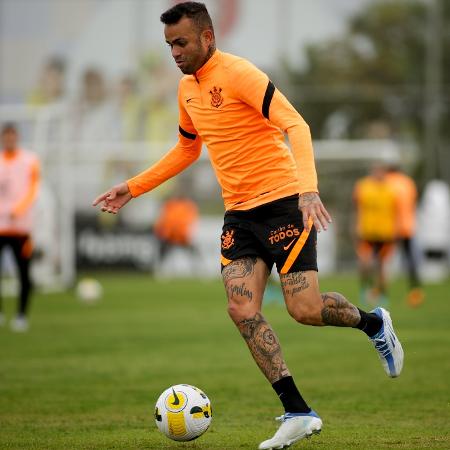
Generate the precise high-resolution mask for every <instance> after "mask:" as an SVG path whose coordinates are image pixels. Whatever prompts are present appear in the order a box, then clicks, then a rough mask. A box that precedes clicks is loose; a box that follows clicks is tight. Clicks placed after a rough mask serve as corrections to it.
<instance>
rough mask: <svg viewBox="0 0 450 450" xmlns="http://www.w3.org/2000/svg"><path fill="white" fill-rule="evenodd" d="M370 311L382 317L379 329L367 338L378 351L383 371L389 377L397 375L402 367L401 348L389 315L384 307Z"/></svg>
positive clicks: (402, 356)
mask: <svg viewBox="0 0 450 450" xmlns="http://www.w3.org/2000/svg"><path fill="white" fill-rule="evenodd" d="M371 312H372V313H374V314H376V315H377V316H378V317H380V318H381V319H383V326H382V327H381V330H380V331H379V332H378V333H377V334H376V335H375V336H372V337H371V338H369V339H370V340H371V341H372V343H373V345H374V347H375V350H376V351H377V352H378V356H379V357H380V360H381V363H382V364H383V368H384V371H385V372H386V373H387V374H388V376H390V377H391V378H395V377H398V376H399V375H400V373H401V371H402V368H403V358H404V354H403V348H402V344H400V341H399V340H398V338H397V335H396V334H395V331H394V327H393V326H392V320H391V316H390V314H389V312H388V311H386V310H385V309H384V308H375V309H374V310H373V311H371Z"/></svg>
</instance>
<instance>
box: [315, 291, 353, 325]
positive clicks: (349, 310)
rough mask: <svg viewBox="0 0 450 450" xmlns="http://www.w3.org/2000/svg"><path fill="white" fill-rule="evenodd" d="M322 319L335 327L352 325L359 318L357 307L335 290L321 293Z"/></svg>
mask: <svg viewBox="0 0 450 450" xmlns="http://www.w3.org/2000/svg"><path fill="white" fill-rule="evenodd" d="M322 300H323V308H322V321H323V323H324V324H326V325H334V326H335V327H354V326H356V325H358V323H359V321H360V320H361V316H360V314H359V311H358V308H356V306H353V305H352V304H351V303H350V302H349V301H348V300H347V299H346V298H345V297H344V296H343V295H341V294H339V293H337V292H326V293H324V294H322Z"/></svg>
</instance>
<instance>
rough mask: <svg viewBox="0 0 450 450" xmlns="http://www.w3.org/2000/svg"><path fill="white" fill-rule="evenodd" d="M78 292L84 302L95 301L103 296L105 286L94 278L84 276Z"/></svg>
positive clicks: (78, 285) (77, 289) (79, 283)
mask: <svg viewBox="0 0 450 450" xmlns="http://www.w3.org/2000/svg"><path fill="white" fill-rule="evenodd" d="M76 292H77V297H78V299H79V300H81V301H82V302H85V303H95V302H97V301H98V300H100V299H101V298H102V295H103V287H102V285H101V284H100V283H99V282H98V281H97V280H96V279H94V278H83V279H81V280H80V281H79V282H78V284H77V288H76Z"/></svg>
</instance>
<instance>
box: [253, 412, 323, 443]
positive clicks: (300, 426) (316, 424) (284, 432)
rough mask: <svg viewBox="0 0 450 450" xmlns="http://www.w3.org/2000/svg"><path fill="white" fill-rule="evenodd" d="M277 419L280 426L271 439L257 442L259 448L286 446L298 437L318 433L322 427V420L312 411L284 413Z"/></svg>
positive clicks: (306, 436) (297, 439)
mask: <svg viewBox="0 0 450 450" xmlns="http://www.w3.org/2000/svg"><path fill="white" fill-rule="evenodd" d="M277 420H279V421H281V422H282V423H281V425H280V428H278V430H277V432H276V433H275V434H274V436H273V437H272V438H271V439H268V440H267V441H264V442H261V444H259V447H258V449H259V450H272V449H280V448H288V447H290V446H291V445H292V444H294V443H295V442H297V441H299V440H300V439H304V438H310V437H311V436H312V435H313V434H319V433H320V430H321V429H322V420H320V417H319V416H318V415H317V414H316V413H315V412H314V411H311V412H309V413H286V414H284V415H282V416H281V417H277Z"/></svg>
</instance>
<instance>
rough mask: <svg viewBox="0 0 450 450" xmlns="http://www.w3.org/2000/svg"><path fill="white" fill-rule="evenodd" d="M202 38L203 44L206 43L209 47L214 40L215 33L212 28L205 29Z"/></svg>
mask: <svg viewBox="0 0 450 450" xmlns="http://www.w3.org/2000/svg"><path fill="white" fill-rule="evenodd" d="M201 39H202V42H203V44H205V45H206V47H209V46H210V45H211V43H212V42H213V41H214V34H213V32H212V30H208V29H207V30H203V31H202V34H201Z"/></svg>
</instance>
